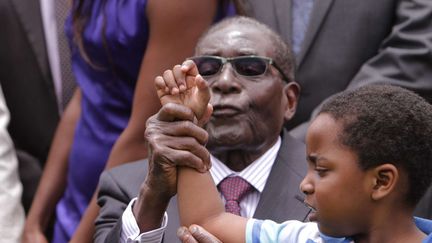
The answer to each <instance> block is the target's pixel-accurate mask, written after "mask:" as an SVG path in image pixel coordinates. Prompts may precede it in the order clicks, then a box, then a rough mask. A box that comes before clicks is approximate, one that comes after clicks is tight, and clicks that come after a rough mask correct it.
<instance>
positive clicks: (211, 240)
mask: <svg viewBox="0 0 432 243" xmlns="http://www.w3.org/2000/svg"><path fill="white" fill-rule="evenodd" d="M177 237H178V238H179V239H180V240H181V242H182V243H221V242H222V241H220V240H219V239H218V238H216V237H215V236H214V235H212V234H210V233H209V232H207V231H206V230H205V229H204V228H203V227H201V226H198V225H191V226H189V228H186V227H180V228H179V229H178V230H177Z"/></svg>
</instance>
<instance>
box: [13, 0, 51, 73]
mask: <svg viewBox="0 0 432 243" xmlns="http://www.w3.org/2000/svg"><path fill="white" fill-rule="evenodd" d="M11 2H12V4H13V6H14V8H15V10H16V12H17V16H18V17H19V19H20V22H21V24H22V26H23V28H24V31H25V32H26V34H27V39H28V40H29V42H30V44H31V46H32V50H33V52H34V54H35V56H36V59H37V62H38V66H39V68H40V70H41V72H42V74H43V75H44V79H45V80H50V78H49V77H50V72H49V70H50V69H49V62H48V56H47V51H46V46H45V36H44V29H43V25H42V16H41V8H40V3H39V0H32V1H24V0H12V1H11Z"/></svg>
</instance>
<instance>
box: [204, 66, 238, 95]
mask: <svg viewBox="0 0 432 243" xmlns="http://www.w3.org/2000/svg"><path fill="white" fill-rule="evenodd" d="M211 88H212V91H213V92H214V93H221V94H229V93H240V92H241V85H240V84H239V82H238V77H237V75H236V73H235V71H234V69H233V67H232V65H231V63H226V64H225V65H224V67H223V68H222V70H221V72H220V74H219V75H218V77H215V81H214V83H213V84H212V85H211Z"/></svg>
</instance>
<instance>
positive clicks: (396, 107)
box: [320, 85, 432, 206]
mask: <svg viewBox="0 0 432 243" xmlns="http://www.w3.org/2000/svg"><path fill="white" fill-rule="evenodd" d="M320 113H326V114H329V115H331V116H332V117H333V118H334V119H335V120H336V121H338V122H342V125H343V127H344V128H343V133H342V134H340V141H341V143H342V144H343V145H345V146H347V147H349V148H350V149H352V150H353V151H355V152H356V153H357V156H358V158H359V164H360V167H361V168H362V169H364V170H366V169H369V168H373V167H376V166H378V165H380V164H385V163H391V164H394V165H395V166H397V167H398V168H402V169H403V170H404V171H405V172H406V173H407V176H408V181H409V185H408V187H407V188H408V192H407V193H408V195H407V203H408V204H409V205H411V206H414V205H415V204H417V202H418V201H419V200H420V199H421V197H422V196H423V194H424V193H425V191H426V190H427V188H428V187H429V185H430V184H431V180H432V105H431V104H429V103H427V102H426V101H425V100H424V99H423V98H421V97H420V96H419V95H417V94H415V93H413V92H411V91H409V90H406V89H403V88H400V87H396V86H391V85H368V86H364V87H361V88H359V89H356V90H353V91H345V92H342V93H340V94H338V95H336V96H334V97H332V98H331V99H330V100H329V101H328V102H326V103H325V104H324V105H323V107H322V109H321V111H320Z"/></svg>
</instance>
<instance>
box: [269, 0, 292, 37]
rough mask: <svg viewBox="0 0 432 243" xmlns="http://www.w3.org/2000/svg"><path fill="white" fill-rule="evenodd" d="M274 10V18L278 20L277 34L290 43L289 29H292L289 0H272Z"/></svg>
mask: <svg viewBox="0 0 432 243" xmlns="http://www.w3.org/2000/svg"><path fill="white" fill-rule="evenodd" d="M272 1H273V4H274V7H275V12H276V19H277V21H278V23H277V25H278V27H279V28H278V29H279V32H280V33H279V34H280V35H281V36H282V37H284V38H285V41H287V42H288V43H291V38H290V36H291V29H292V21H291V0H272Z"/></svg>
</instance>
